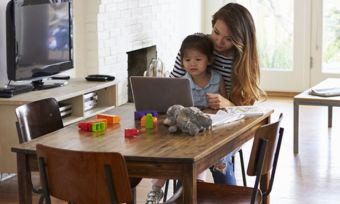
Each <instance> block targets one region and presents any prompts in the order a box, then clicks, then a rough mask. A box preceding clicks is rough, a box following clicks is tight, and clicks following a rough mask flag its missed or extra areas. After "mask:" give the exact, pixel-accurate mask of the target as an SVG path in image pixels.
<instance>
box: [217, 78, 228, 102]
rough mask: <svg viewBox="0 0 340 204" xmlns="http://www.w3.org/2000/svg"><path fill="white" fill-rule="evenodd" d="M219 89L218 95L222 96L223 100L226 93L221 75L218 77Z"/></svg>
mask: <svg viewBox="0 0 340 204" xmlns="http://www.w3.org/2000/svg"><path fill="white" fill-rule="evenodd" d="M220 78H221V79H220V87H219V91H218V92H219V93H220V94H221V96H223V97H224V98H227V91H226V88H225V84H224V81H223V78H222V75H221V76H220Z"/></svg>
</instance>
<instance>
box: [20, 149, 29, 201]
mask: <svg viewBox="0 0 340 204" xmlns="http://www.w3.org/2000/svg"><path fill="white" fill-rule="evenodd" d="M17 177H18V188H19V189H18V190H19V203H20V204H32V182H31V171H30V168H29V162H28V156H26V155H25V154H20V153H17Z"/></svg>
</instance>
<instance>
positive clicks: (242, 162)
mask: <svg viewBox="0 0 340 204" xmlns="http://www.w3.org/2000/svg"><path fill="white" fill-rule="evenodd" d="M237 152H238V153H239V155H240V163H241V173H242V181H243V186H245V187H246V186H247V178H246V171H245V168H244V160H243V151H242V149H241V148H240V149H238V151H237ZM232 162H233V165H234V170H235V154H234V155H233V156H232ZM171 180H172V186H173V190H172V192H174V193H175V192H176V189H177V187H176V185H177V182H178V181H177V180H176V179H167V180H166V182H165V187H164V196H163V203H164V202H166V200H167V198H168V191H169V184H170V181H171Z"/></svg>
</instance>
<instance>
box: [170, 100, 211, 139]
mask: <svg viewBox="0 0 340 204" xmlns="http://www.w3.org/2000/svg"><path fill="white" fill-rule="evenodd" d="M166 115H167V117H166V118H165V120H164V121H163V123H164V124H165V125H167V126H169V128H168V130H169V132H171V133H173V132H176V131H177V130H178V129H179V130H180V131H182V132H183V133H188V134H189V135H192V136H194V135H197V134H198V133H199V132H200V131H201V130H204V129H208V128H209V127H211V124H212V121H211V118H210V117H209V115H207V114H205V113H203V112H202V111H201V110H200V109H198V108H196V107H183V106H181V105H173V106H171V107H169V109H168V111H167V113H166Z"/></svg>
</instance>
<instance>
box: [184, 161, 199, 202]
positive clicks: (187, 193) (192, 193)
mask: <svg viewBox="0 0 340 204" xmlns="http://www.w3.org/2000/svg"><path fill="white" fill-rule="evenodd" d="M184 172H185V173H184V175H183V176H184V177H183V203H192V204H196V203H197V184H196V175H197V174H196V170H195V169H194V168H191V167H190V168H185V169H184Z"/></svg>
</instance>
